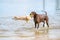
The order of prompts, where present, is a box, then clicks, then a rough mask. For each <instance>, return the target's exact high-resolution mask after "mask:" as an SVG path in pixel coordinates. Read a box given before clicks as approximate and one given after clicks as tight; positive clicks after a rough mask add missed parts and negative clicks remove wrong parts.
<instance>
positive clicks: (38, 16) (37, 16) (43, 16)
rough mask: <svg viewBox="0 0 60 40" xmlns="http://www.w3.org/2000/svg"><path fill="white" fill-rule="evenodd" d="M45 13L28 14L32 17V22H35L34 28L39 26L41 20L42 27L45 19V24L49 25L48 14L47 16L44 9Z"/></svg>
mask: <svg viewBox="0 0 60 40" xmlns="http://www.w3.org/2000/svg"><path fill="white" fill-rule="evenodd" d="M44 12H45V14H37V13H36V12H34V11H33V12H31V13H30V16H31V17H33V18H34V22H35V28H37V29H38V28H39V23H41V22H43V27H44V24H45V21H46V24H47V26H48V27H49V24H48V16H47V12H46V11H44ZM37 24H38V27H36V25H37Z"/></svg>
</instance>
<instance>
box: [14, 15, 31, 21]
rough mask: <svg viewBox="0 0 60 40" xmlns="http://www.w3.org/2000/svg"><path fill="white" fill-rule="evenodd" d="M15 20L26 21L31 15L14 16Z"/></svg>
mask: <svg viewBox="0 0 60 40" xmlns="http://www.w3.org/2000/svg"><path fill="white" fill-rule="evenodd" d="M14 19H15V20H25V21H26V22H28V21H29V20H30V19H31V17H30V16H14Z"/></svg>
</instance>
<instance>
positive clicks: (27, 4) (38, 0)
mask: <svg viewBox="0 0 60 40" xmlns="http://www.w3.org/2000/svg"><path fill="white" fill-rule="evenodd" d="M41 10H43V1H42V0H0V17H1V16H4V17H5V16H23V15H29V14H30V12H31V11H36V12H37V13H39V12H41Z"/></svg>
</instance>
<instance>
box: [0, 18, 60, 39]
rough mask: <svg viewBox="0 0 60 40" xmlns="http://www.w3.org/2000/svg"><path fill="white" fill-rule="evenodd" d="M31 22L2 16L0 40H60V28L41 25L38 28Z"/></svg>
mask: <svg viewBox="0 0 60 40" xmlns="http://www.w3.org/2000/svg"><path fill="white" fill-rule="evenodd" d="M4 20H5V21H4ZM31 22H32V21H30V22H29V23H26V22H25V21H15V20H12V19H11V18H0V40H60V29H53V28H52V29H50V28H47V27H44V28H43V27H40V28H39V29H38V30H37V29H35V28H34V26H33V22H32V23H31ZM25 23H26V24H25Z"/></svg>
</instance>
